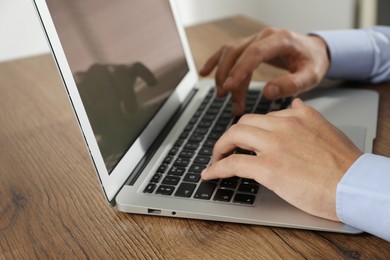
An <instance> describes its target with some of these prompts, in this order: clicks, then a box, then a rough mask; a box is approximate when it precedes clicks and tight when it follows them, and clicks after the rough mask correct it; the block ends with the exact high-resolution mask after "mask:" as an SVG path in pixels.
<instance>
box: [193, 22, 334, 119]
mask: <svg viewBox="0 0 390 260" xmlns="http://www.w3.org/2000/svg"><path fill="white" fill-rule="evenodd" d="M263 62H267V63H270V64H272V65H275V66H278V67H280V68H284V69H287V70H288V71H290V72H291V73H290V74H288V75H286V76H283V77H280V78H275V79H273V80H271V81H270V82H268V83H267V84H266V86H265V89H264V95H265V96H266V97H267V98H269V99H275V98H280V97H286V96H291V95H295V94H298V93H300V92H302V91H305V90H308V89H310V88H312V87H314V86H315V85H317V84H318V83H319V82H320V81H321V80H322V78H323V77H324V75H325V73H326V71H327V70H328V67H329V57H328V53H327V46H326V44H325V42H324V41H323V40H322V39H321V38H319V37H315V36H306V35H301V34H297V33H294V32H292V31H287V30H279V29H275V28H266V29H264V30H262V31H261V32H260V33H258V34H256V35H253V36H251V37H248V38H245V39H242V40H239V41H237V42H233V43H231V44H228V45H225V46H223V47H222V48H220V49H219V50H218V51H217V52H216V53H215V54H214V55H213V56H211V57H210V58H209V60H208V61H207V62H206V64H205V65H204V66H203V68H202V69H201V70H200V72H199V73H200V75H201V76H207V75H209V74H210V73H211V72H212V71H213V70H214V69H215V68H217V71H216V78H215V81H216V86H217V95H218V96H219V97H222V96H225V95H226V94H227V92H231V93H232V101H233V113H234V114H236V115H238V114H242V113H243V112H244V110H245V94H246V91H247V89H248V85H249V82H250V81H251V78H252V72H253V70H254V69H256V68H257V67H258V66H259V65H260V64H261V63H263Z"/></svg>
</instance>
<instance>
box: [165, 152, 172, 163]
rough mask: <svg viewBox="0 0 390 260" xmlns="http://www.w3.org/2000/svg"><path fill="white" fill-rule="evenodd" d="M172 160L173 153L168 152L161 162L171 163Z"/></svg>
mask: <svg viewBox="0 0 390 260" xmlns="http://www.w3.org/2000/svg"><path fill="white" fill-rule="evenodd" d="M172 160H173V155H170V154H168V155H167V157H165V159H164V162H163V163H164V164H171V162H172Z"/></svg>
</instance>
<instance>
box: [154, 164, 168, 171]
mask: <svg viewBox="0 0 390 260" xmlns="http://www.w3.org/2000/svg"><path fill="white" fill-rule="evenodd" d="M167 168H168V166H167V165H166V164H161V165H160V167H158V169H157V172H160V173H164V172H165V171H166V170H167Z"/></svg>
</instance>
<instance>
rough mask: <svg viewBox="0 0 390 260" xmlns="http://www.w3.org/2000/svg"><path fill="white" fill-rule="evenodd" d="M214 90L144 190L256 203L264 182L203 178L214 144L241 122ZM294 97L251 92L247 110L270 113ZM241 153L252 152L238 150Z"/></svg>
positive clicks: (187, 196) (230, 105)
mask: <svg viewBox="0 0 390 260" xmlns="http://www.w3.org/2000/svg"><path fill="white" fill-rule="evenodd" d="M214 92H215V91H214V89H211V90H210V92H209V93H208V94H207V96H206V98H205V99H204V100H203V102H202V103H201V105H200V106H199V108H198V109H197V111H196V112H195V114H194V115H193V117H192V118H191V120H190V121H189V123H188V124H187V126H186V127H185V129H184V130H183V132H182V133H181V135H180V136H179V138H178V139H177V141H176V143H175V145H174V146H173V148H172V149H171V150H170V151H169V153H168V155H167V156H166V157H165V159H164V160H163V162H162V163H161V165H160V166H159V167H158V169H157V171H156V173H155V174H154V175H153V177H152V178H151V179H150V181H149V183H148V185H147V186H146V188H145V189H144V193H150V194H157V195H161V196H175V197H182V198H192V199H199V200H208V201H215V202H224V203H236V204H244V205H252V204H253V203H254V201H255V199H256V195H257V193H258V191H259V189H260V185H259V184H258V183H257V182H256V181H254V180H250V179H244V178H239V177H232V178H228V179H216V180H211V181H207V182H205V181H202V180H201V177H200V173H201V172H202V170H203V169H204V168H206V167H207V165H208V164H209V162H210V160H211V155H212V151H213V146H214V144H215V142H216V141H217V140H218V139H219V137H220V136H221V135H222V134H223V133H224V132H225V131H226V130H227V129H228V127H229V126H230V125H232V124H234V123H236V122H237V120H238V118H237V117H233V116H232V113H231V110H232V103H231V100H230V98H229V97H225V98H217V97H215V94H214ZM290 102H291V98H285V99H278V100H273V101H271V100H267V99H265V98H264V97H261V98H260V93H259V92H258V91H248V93H247V98H246V107H245V112H246V113H256V114H266V113H268V112H270V111H275V110H280V109H284V108H286V107H287V106H288V105H289V104H290ZM236 152H237V153H249V154H251V152H248V151H243V150H240V149H238V150H237V151H236Z"/></svg>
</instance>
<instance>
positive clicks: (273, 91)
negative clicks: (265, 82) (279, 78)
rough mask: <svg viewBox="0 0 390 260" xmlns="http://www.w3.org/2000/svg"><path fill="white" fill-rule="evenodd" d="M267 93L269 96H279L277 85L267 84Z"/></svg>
mask: <svg viewBox="0 0 390 260" xmlns="http://www.w3.org/2000/svg"><path fill="white" fill-rule="evenodd" d="M268 94H269V96H270V98H275V97H277V96H279V94H280V89H279V87H278V86H275V85H270V86H268Z"/></svg>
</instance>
